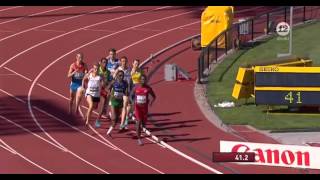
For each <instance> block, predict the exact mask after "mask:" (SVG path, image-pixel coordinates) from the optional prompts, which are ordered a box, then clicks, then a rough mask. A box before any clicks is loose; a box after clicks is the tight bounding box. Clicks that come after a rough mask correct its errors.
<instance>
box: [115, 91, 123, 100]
mask: <svg viewBox="0 0 320 180" xmlns="http://www.w3.org/2000/svg"><path fill="white" fill-rule="evenodd" d="M114 97H115V98H117V99H121V98H122V97H123V93H122V92H114Z"/></svg>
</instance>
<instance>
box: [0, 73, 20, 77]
mask: <svg viewBox="0 0 320 180" xmlns="http://www.w3.org/2000/svg"><path fill="white" fill-rule="evenodd" d="M0 76H16V74H13V73H12V74H9V73H7V74H0Z"/></svg>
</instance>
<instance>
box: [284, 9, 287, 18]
mask: <svg viewBox="0 0 320 180" xmlns="http://www.w3.org/2000/svg"><path fill="white" fill-rule="evenodd" d="M284 22H287V8H286V7H285V8H284Z"/></svg>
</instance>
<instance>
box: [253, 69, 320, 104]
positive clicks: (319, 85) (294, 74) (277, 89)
mask: <svg viewBox="0 0 320 180" xmlns="http://www.w3.org/2000/svg"><path fill="white" fill-rule="evenodd" d="M254 74H255V75H254V81H255V87H254V92H255V102H256V104H261V105H290V106H306V105H312V106H319V105H320V67H281V66H256V67H255V69H254Z"/></svg>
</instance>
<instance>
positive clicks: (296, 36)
mask: <svg viewBox="0 0 320 180" xmlns="http://www.w3.org/2000/svg"><path fill="white" fill-rule="evenodd" d="M287 52H288V41H287V40H279V39H278V38H276V37H273V38H270V39H269V40H267V41H266V42H264V43H262V44H260V45H258V46H256V47H254V48H251V49H248V50H239V51H238V52H236V53H234V54H232V55H230V56H229V57H227V58H226V59H225V60H224V61H223V62H222V63H221V64H220V65H218V67H216V69H215V70H214V71H213V72H212V73H211V75H210V77H209V84H208V93H207V96H208V99H209V103H210V104H211V106H212V107H213V105H214V104H217V103H218V102H222V101H234V102H235V103H236V104H237V106H236V107H234V108H214V111H215V113H216V114H217V115H218V116H219V117H220V119H221V120H222V121H223V122H224V123H226V124H237V125H240V124H241V125H252V126H254V127H256V128H258V129H263V130H274V131H278V130H293V129H305V130H307V129H309V130H310V129H314V128H315V129H320V113H319V114H299V115H297V114H281V115H279V114H270V113H268V114H267V113H266V112H265V111H266V109H267V107H266V106H256V105H255V104H253V102H254V100H253V98H251V99H249V101H248V104H247V105H245V104H244V100H240V101H236V100H235V99H234V98H233V97H232V96H231V94H232V90H233V86H234V83H235V78H236V75H237V72H238V68H239V66H241V65H246V64H250V63H255V62H259V61H262V59H274V58H276V56H277V54H278V53H287ZM293 54H294V55H297V56H306V55H307V56H309V57H310V58H311V59H312V60H313V64H314V66H320V22H316V23H310V24H306V25H303V26H300V27H297V28H295V29H294V31H293ZM319 101H320V99H319Z"/></svg>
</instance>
